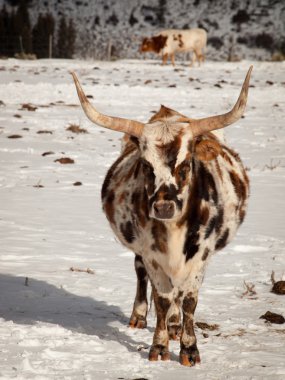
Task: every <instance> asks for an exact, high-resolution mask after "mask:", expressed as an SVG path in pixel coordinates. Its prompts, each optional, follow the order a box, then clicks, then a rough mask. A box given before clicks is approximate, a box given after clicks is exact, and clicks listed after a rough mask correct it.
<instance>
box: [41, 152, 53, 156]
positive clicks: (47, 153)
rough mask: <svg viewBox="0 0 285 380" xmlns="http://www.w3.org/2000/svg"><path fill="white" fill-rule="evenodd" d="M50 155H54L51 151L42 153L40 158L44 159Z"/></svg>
mask: <svg viewBox="0 0 285 380" xmlns="http://www.w3.org/2000/svg"><path fill="white" fill-rule="evenodd" d="M50 154H54V152H52V151H49V152H44V153H43V154H42V156H43V157H45V156H49V155H50Z"/></svg>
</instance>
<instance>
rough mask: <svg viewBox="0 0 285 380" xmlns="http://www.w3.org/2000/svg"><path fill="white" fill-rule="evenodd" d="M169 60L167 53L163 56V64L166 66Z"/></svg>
mask: <svg viewBox="0 0 285 380" xmlns="http://www.w3.org/2000/svg"><path fill="white" fill-rule="evenodd" d="M167 60H168V54H167V53H165V54H163V56H162V64H163V65H165V64H166V63H167Z"/></svg>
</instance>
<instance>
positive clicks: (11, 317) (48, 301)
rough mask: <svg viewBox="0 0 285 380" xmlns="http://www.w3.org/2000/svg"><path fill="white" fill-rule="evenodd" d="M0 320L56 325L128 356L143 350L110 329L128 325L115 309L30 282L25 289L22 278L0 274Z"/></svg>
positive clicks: (61, 290) (114, 307)
mask: <svg viewBox="0 0 285 380" xmlns="http://www.w3.org/2000/svg"><path fill="white" fill-rule="evenodd" d="M0 318H4V319H5V320H6V321H13V322H14V323H17V324H25V325H33V324H35V323H37V322H45V323H51V324H54V325H59V326H61V327H63V328H65V329H69V330H71V331H73V332H77V333H81V334H87V335H96V336H98V337H99V338H100V339H103V340H108V341H117V342H119V343H120V344H122V345H123V346H125V347H126V348H127V349H128V350H129V351H132V352H137V346H138V345H140V344H142V345H144V346H145V344H144V343H143V342H138V341H134V340H133V339H132V338H131V337H130V336H128V335H127V334H125V333H124V332H122V331H119V328H117V327H114V326H112V325H111V324H112V322H118V321H119V322H120V323H122V324H123V325H125V326H126V325H127V324H128V318H127V317H126V316H125V315H124V314H123V313H122V311H121V310H120V308H119V307H117V306H113V305H108V304H107V303H106V302H104V301H97V300H96V299H93V298H90V297H84V296H78V295H75V294H72V293H69V292H68V291H66V290H64V289H63V288H57V287H55V286H54V285H51V284H48V283H47V282H45V281H39V280H36V279H32V278H29V282H28V286H25V277H15V276H9V275H3V274H0ZM140 354H141V355H142V356H143V357H144V356H145V355H146V353H143V352H140Z"/></svg>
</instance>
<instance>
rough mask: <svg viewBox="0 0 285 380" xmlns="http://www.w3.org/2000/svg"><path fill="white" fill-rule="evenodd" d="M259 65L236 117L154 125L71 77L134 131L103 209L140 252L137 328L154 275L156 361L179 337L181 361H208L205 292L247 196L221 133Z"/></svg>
mask: <svg viewBox="0 0 285 380" xmlns="http://www.w3.org/2000/svg"><path fill="white" fill-rule="evenodd" d="M251 69H252V67H251V68H250V69H249V71H248V74H247V76H246V79H245V81H244V84H243V87H242V90H241V93H240V96H239V98H238V101H237V103H236V104H235V106H234V107H233V109H232V110H231V111H229V112H227V113H225V114H223V115H218V116H211V117H208V118H204V119H189V118H187V117H186V116H184V115H182V114H180V113H178V112H176V111H174V110H172V109H169V108H166V107H164V106H162V107H161V108H160V110H159V111H158V112H157V113H156V114H155V115H154V116H153V117H152V118H151V119H150V120H149V122H148V123H146V124H142V123H139V122H137V121H133V120H127V119H121V118H114V117H109V116H105V115H102V114H100V113H99V112H98V111H97V110H96V108H95V107H93V106H92V105H91V104H90V103H89V101H88V99H87V98H86V96H85V94H84V92H83V90H82V88H81V87H80V84H79V82H78V79H77V77H76V75H75V74H74V73H73V77H74V80H75V84H76V87H77V91H78V95H79V98H80V101H81V104H82V107H83V109H84V111H85V113H86V115H87V116H88V117H89V119H90V120H91V121H93V122H94V123H96V124H98V125H100V126H103V127H106V128H110V129H113V130H116V131H120V132H124V133H126V135H125V137H124V138H123V148H122V152H121V154H120V156H119V158H118V159H117V160H116V162H115V163H114V164H113V165H112V166H111V168H110V169H109V171H108V173H107V175H106V178H105V181H104V184H103V187H102V203H103V209H104V211H105V214H106V216H107V218H108V220H109V222H110V225H111V227H112V229H113V231H114V233H115V234H116V236H117V237H118V238H119V240H120V241H121V242H122V244H123V245H124V246H125V247H127V248H129V249H130V250H132V251H133V252H134V253H135V270H136V274H137V293H136V297H135V302H134V306H133V312H132V315H131V319H130V326H131V327H137V328H143V327H145V326H146V324H147V320H146V317H147V311H148V303H147V283H148V279H150V282H151V285H152V292H153V299H154V303H155V308H156V314H157V324H156V328H155V332H154V337H153V344H152V346H151V349H150V353H149V360H158V358H159V357H160V358H161V359H162V360H167V359H169V358H170V354H169V350H168V344H169V339H177V338H179V339H180V345H181V351H180V362H181V364H183V365H185V366H192V365H194V364H195V363H198V362H200V355H199V351H198V348H197V342H196V337H195V332H194V327H193V323H194V322H193V318H194V312H195V308H196V305H197V300H198V291H199V288H200V286H201V284H202V281H203V277H204V272H205V268H206V265H207V263H208V261H209V259H210V257H211V256H212V254H213V253H214V252H215V251H218V250H220V249H222V248H223V247H225V246H226V245H227V244H228V243H229V242H230V241H231V240H232V238H233V237H234V235H235V233H236V231H237V228H238V227H239V225H240V224H241V223H242V222H243V220H244V217H245V213H246V207H247V200H248V196H249V181H248V177H247V174H246V171H245V168H244V166H243V164H242V162H241V160H240V158H239V155H238V154H237V153H235V152H234V151H233V150H232V149H231V148H229V147H228V146H227V145H226V144H225V142H224V139H223V138H222V137H221V136H220V135H218V133H217V131H216V130H217V129H220V128H223V127H225V126H227V125H230V124H232V123H234V122H235V121H237V120H238V119H239V118H240V117H241V116H242V114H243V112H244V109H245V105H246V100H247V93H248V86H249V79H250V73H251ZM181 317H182V318H181ZM181 320H182V323H181Z"/></svg>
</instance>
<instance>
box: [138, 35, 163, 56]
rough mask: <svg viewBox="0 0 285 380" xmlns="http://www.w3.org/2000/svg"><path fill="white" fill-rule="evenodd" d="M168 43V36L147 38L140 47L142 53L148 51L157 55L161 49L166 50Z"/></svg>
mask: <svg viewBox="0 0 285 380" xmlns="http://www.w3.org/2000/svg"><path fill="white" fill-rule="evenodd" d="M166 41H167V36H162V35H160V34H159V35H158V36H154V37H150V38H148V37H146V38H144V39H143V41H142V44H141V46H140V52H141V53H145V52H147V51H153V52H155V53H159V52H160V50H161V49H163V48H164V46H165V44H166Z"/></svg>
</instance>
